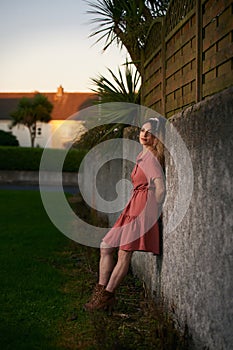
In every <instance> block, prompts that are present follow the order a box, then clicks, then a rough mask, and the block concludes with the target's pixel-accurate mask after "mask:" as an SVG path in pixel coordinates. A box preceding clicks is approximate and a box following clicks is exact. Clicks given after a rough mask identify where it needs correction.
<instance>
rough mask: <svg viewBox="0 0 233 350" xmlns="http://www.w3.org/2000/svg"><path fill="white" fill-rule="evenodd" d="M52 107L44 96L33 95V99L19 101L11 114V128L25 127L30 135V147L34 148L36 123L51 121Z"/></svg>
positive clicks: (24, 98) (25, 98)
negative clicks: (19, 125) (21, 125)
mask: <svg viewBox="0 0 233 350" xmlns="http://www.w3.org/2000/svg"><path fill="white" fill-rule="evenodd" d="M52 110H53V105H52V103H50V102H49V101H48V99H47V97H46V96H44V95H42V94H39V93H37V94H35V96H34V97H33V98H28V97H23V98H21V99H20V101H19V104H18V107H17V110H16V111H14V112H13V113H11V117H12V118H13V121H12V124H11V128H12V127H13V126H15V125H17V124H23V125H25V126H26V127H27V128H28V130H29V133H30V138H31V146H32V147H34V144H35V138H36V130H37V129H36V124H37V122H38V121H40V122H44V123H48V122H49V121H50V120H51V112H52Z"/></svg>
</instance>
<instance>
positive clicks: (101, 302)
mask: <svg viewBox="0 0 233 350" xmlns="http://www.w3.org/2000/svg"><path fill="white" fill-rule="evenodd" d="M114 303H115V294H114V293H111V292H108V291H107V290H105V289H104V290H103V291H102V292H101V293H100V294H99V295H98V297H97V298H96V299H95V300H94V301H93V302H92V303H88V304H86V305H85V306H84V307H85V310H87V311H94V310H108V311H111V310H112V307H113V305H114Z"/></svg>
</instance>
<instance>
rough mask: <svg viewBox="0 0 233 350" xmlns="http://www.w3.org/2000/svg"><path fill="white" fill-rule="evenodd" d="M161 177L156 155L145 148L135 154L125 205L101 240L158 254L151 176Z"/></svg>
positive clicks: (133, 249) (153, 191)
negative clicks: (128, 195) (129, 188)
mask: <svg viewBox="0 0 233 350" xmlns="http://www.w3.org/2000/svg"><path fill="white" fill-rule="evenodd" d="M155 178H163V171H162V168H161V166H160V163H159V161H158V160H157V158H156V157H155V156H154V155H153V154H152V153H151V152H150V151H147V152H146V153H145V154H143V155H142V153H140V154H139V155H138V157H137V160H136V164H135V166H134V169H133V171H132V173H131V179H132V183H133V192H132V195H131V198H130V200H129V202H128V204H127V205H126V207H125V209H124V210H123V212H122V213H121V215H120V216H119V218H118V219H117V221H116V222H115V224H114V226H113V227H112V228H111V229H110V231H109V232H108V233H107V234H106V235H105V237H104V238H103V241H104V242H105V243H106V244H107V245H108V246H110V247H119V248H120V249H123V250H128V251H136V250H142V251H146V252H152V253H154V254H159V253H160V249H159V225H158V216H159V214H160V213H159V212H158V211H159V210H158V209H159V208H158V204H157V202H156V199H155V187H154V184H153V181H152V180H153V179H155Z"/></svg>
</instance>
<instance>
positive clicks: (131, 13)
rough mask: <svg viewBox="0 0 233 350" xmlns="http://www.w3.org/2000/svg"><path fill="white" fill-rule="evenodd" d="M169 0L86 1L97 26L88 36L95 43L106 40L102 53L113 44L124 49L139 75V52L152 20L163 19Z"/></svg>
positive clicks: (143, 44)
mask: <svg viewBox="0 0 233 350" xmlns="http://www.w3.org/2000/svg"><path fill="white" fill-rule="evenodd" d="M169 1H170V0H96V2H93V1H86V2H87V4H88V6H89V7H90V10H88V11H87V12H88V13H89V14H90V15H92V16H93V20H92V22H93V23H95V24H98V26H97V28H96V29H95V30H94V32H93V33H92V34H91V35H90V36H91V37H93V36H95V37H96V36H97V37H98V39H97V42H99V41H101V40H102V39H104V40H105V45H104V48H103V50H104V51H105V50H106V49H107V48H108V47H109V46H110V45H111V44H112V43H113V42H116V43H117V44H118V45H123V46H125V48H126V49H127V51H128V53H129V55H130V57H131V59H132V61H133V63H134V64H135V65H136V67H137V69H138V71H139V72H140V73H141V52H142V49H143V48H144V46H145V42H146V38H147V34H148V31H149V28H150V27H151V25H152V23H153V22H154V21H155V18H158V17H162V16H164V15H165V13H166V10H167V8H168V5H169Z"/></svg>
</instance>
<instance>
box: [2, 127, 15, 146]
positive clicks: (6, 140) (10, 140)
mask: <svg viewBox="0 0 233 350" xmlns="http://www.w3.org/2000/svg"><path fill="white" fill-rule="evenodd" d="M0 146H19V141H18V140H17V138H16V136H15V135H13V134H12V132H11V131H3V130H0Z"/></svg>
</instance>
